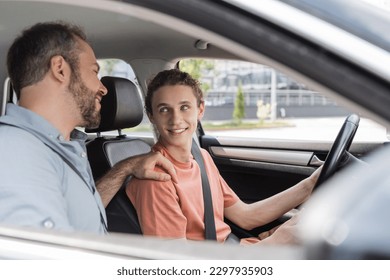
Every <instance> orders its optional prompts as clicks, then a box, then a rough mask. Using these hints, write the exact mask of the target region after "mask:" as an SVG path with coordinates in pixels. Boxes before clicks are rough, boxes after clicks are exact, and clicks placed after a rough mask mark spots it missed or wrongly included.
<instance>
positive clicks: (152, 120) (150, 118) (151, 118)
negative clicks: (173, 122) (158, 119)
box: [146, 113, 154, 124]
mask: <svg viewBox="0 0 390 280" xmlns="http://www.w3.org/2000/svg"><path fill="white" fill-rule="evenodd" d="M146 114H147V115H148V118H149V121H150V122H151V123H152V124H154V119H153V115H152V114H150V113H146Z"/></svg>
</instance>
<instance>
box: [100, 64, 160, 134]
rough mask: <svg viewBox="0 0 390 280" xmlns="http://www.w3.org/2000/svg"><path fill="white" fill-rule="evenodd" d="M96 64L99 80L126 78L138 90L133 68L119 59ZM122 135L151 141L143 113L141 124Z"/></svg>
mask: <svg viewBox="0 0 390 280" xmlns="http://www.w3.org/2000/svg"><path fill="white" fill-rule="evenodd" d="M98 64H99V66H100V71H99V77H100V78H101V77H104V76H114V77H122V78H126V79H129V80H131V81H132V82H134V83H135V84H136V85H137V86H138V88H139V89H140V87H139V82H138V80H137V77H136V75H135V73H134V71H133V68H132V67H131V66H130V64H128V63H127V62H125V61H123V60H121V59H98ZM115 133H116V132H115ZM122 133H124V134H127V135H132V136H137V137H146V138H151V139H152V138H153V130H152V126H151V124H150V122H149V119H148V117H147V115H146V114H145V113H144V117H143V119H142V122H141V123H140V124H139V125H138V126H136V127H133V128H129V129H124V130H122Z"/></svg>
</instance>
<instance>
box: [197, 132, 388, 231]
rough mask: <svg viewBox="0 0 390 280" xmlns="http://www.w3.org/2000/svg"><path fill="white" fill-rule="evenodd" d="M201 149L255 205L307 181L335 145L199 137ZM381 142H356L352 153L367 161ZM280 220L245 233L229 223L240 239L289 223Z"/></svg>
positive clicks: (286, 217)
mask: <svg viewBox="0 0 390 280" xmlns="http://www.w3.org/2000/svg"><path fill="white" fill-rule="evenodd" d="M200 144H201V146H202V147H203V148H204V149H206V150H207V151H208V152H209V153H210V155H211V157H212V158H213V160H214V162H215V164H216V165H217V167H218V169H219V171H220V174H221V175H222V177H223V178H224V179H225V181H226V182H227V183H228V185H229V186H230V187H231V188H232V189H233V190H234V191H235V193H236V194H237V195H238V196H239V197H240V198H241V200H243V201H245V202H247V203H252V202H255V201H258V200H261V199H264V198H267V197H269V196H272V195H274V194H276V193H279V192H281V191H283V190H285V189H287V188H289V187H291V186H293V185H294V184H296V183H298V182H299V181H301V180H303V179H304V178H306V177H308V176H310V174H311V173H312V172H314V171H315V170H316V168H317V167H318V166H319V165H320V164H321V161H323V160H325V158H326V155H327V152H328V151H329V150H330V148H331V145H332V143H329V142H324V143H320V142H315V143H310V142H309V141H287V140H286V141H284V142H283V141H281V140H256V139H245V138H239V137H214V136H210V135H203V136H201V137H200ZM382 145H383V144H382V143H372V142H369V143H361V142H359V143H355V144H352V146H351V148H350V152H351V153H352V154H353V155H354V156H356V157H358V158H360V159H364V156H366V155H367V154H368V153H369V152H371V151H372V150H374V149H376V148H378V147H380V146H382ZM288 218H289V216H288V215H285V216H284V217H281V218H280V219H278V220H276V221H274V222H272V223H270V224H268V225H265V226H262V227H258V228H255V229H253V230H251V231H246V230H243V229H241V228H239V227H238V226H236V225H234V224H233V223H231V222H230V221H228V220H227V221H226V222H227V223H228V224H229V225H230V227H231V228H232V231H233V233H235V234H236V235H237V236H238V237H240V238H244V237H251V236H257V235H258V234H259V233H261V232H263V231H266V230H269V229H271V228H273V227H274V226H277V225H279V224H280V223H282V222H284V221H286V220H287V219H288Z"/></svg>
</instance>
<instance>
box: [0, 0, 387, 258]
mask: <svg viewBox="0 0 390 280" xmlns="http://www.w3.org/2000/svg"><path fill="white" fill-rule="evenodd" d="M70 2H71V3H70V4H69V3H65V2H64V1H18V4H15V3H12V1H1V6H0V55H1V56H0V60H1V61H2V62H3V64H5V56H6V55H5V54H6V51H7V49H8V47H9V45H10V43H11V42H12V41H13V39H14V37H15V36H16V35H17V34H19V33H20V32H21V31H22V30H23V29H24V28H25V27H27V26H30V25H32V24H34V23H36V22H40V21H49V20H59V19H62V20H65V21H69V22H72V23H77V24H79V25H80V26H82V27H83V29H84V30H85V32H86V34H87V36H88V38H89V41H90V43H91V45H92V47H93V49H94V52H95V55H96V57H97V59H98V60H109V59H118V60H121V61H123V62H125V63H126V64H128V65H129V66H130V67H131V69H132V71H133V72H134V76H126V74H124V73H122V72H121V73H119V74H118V73H117V74H118V75H113V74H112V73H113V72H114V71H112V69H111V68H112V65H111V64H109V63H108V64H107V65H108V66H107V68H110V67H111V68H110V69H108V70H107V69H105V68H104V67H102V70H104V71H102V72H106V73H104V74H103V75H104V76H103V77H102V78H101V81H102V83H103V84H104V85H105V87H106V88H107V89H108V94H107V95H106V96H105V97H104V98H103V99H102V102H101V105H102V109H101V123H100V126H99V127H98V128H96V129H92V130H88V129H87V130H85V132H87V133H88V135H89V139H88V143H87V151H88V158H89V161H90V164H91V168H92V172H93V176H94V178H95V180H98V179H99V178H100V177H101V176H102V175H104V174H105V172H107V170H108V169H109V168H111V167H112V166H113V165H115V164H116V163H117V162H119V161H121V160H123V159H125V158H127V157H131V156H136V155H139V154H143V153H147V152H149V151H150V150H151V146H152V145H153V144H154V143H155V141H156V134H155V131H154V130H153V128H152V127H151V126H149V129H148V130H149V131H148V132H149V133H148V134H142V133H141V134H138V133H133V132H134V131H135V130H132V129H136V128H139V127H141V126H142V125H143V124H144V122H145V114H144V108H143V102H144V101H143V100H144V94H145V93H146V88H147V84H148V81H149V80H150V79H151V78H152V77H153V76H154V75H155V74H157V73H158V72H159V71H161V70H165V69H172V68H175V67H180V66H179V65H180V61H183V60H185V59H202V60H206V59H214V60H228V61H234V62H250V63H256V64H259V65H265V66H267V67H269V68H270V69H276V70H277V71H280V73H283V75H286V76H288V77H289V79H290V78H291V80H294V81H297V83H296V84H304V85H305V86H307V87H308V88H310V89H312V90H313V92H315V93H320V94H324V95H325V96H326V97H329V98H331V99H332V102H334V103H335V104H337V105H338V106H340V107H341V108H342V109H343V110H344V109H345V114H343V115H341V116H338V117H340V119H342V120H340V121H338V122H337V125H336V127H337V128H336V130H335V133H333V132H332V135H331V137H330V138H331V139H332V140H329V138H326V139H325V138H324V139H316V140H312V139H303V138H302V139H301V138H299V136H300V135H299V133H298V135H292V134H294V132H289V133H287V134H286V135H285V138H283V137H284V136H283V137H280V138H272V137H270V138H266V137H264V134H262V133H263V132H260V133H259V134H258V135H257V136H255V137H246V136H247V135H244V134H245V133H246V132H240V131H238V133H237V134H236V135H234V136H231V135H228V134H223V133H222V132H220V131H218V129H215V130H212V129H209V128H208V127H206V121H204V122H200V124H199V127H198V131H197V134H196V135H195V136H194V137H195V139H194V140H195V142H196V143H197V144H198V145H199V147H201V148H203V149H205V150H207V151H208V152H209V153H210V155H211V157H212V159H213V161H214V163H215V164H216V166H217V167H218V170H219V172H220V174H221V175H222V177H223V178H224V179H225V181H226V182H227V183H228V185H229V186H230V187H231V188H232V189H233V190H234V192H235V193H236V194H237V195H238V196H239V197H240V198H241V200H243V201H244V202H247V203H253V202H255V201H258V200H261V199H264V198H267V197H269V196H272V195H274V194H277V193H279V192H281V191H283V190H285V189H287V188H289V187H291V186H293V185H294V184H296V183H297V182H299V181H301V180H303V179H304V178H306V177H308V176H310V174H312V173H313V172H314V171H315V170H316V169H317V168H318V167H319V166H320V165H321V164H323V163H324V161H325V160H326V159H328V161H327V165H329V166H327V167H329V168H327V171H329V170H330V172H329V174H325V175H326V176H325V175H324V176H325V177H324V178H323V181H324V182H325V181H326V180H327V179H329V178H330V176H331V175H333V174H334V173H338V172H339V171H340V174H341V173H342V172H344V171H345V170H346V172H348V168H345V169H344V168H335V167H336V166H347V165H348V166H349V163H350V162H358V163H362V162H364V161H365V159H366V158H367V157H369V156H370V155H371V154H372V153H373V152H374V151H377V150H380V149H381V148H384V147H386V146H388V143H389V140H388V138H387V131H386V129H382V130H384V131H385V132H384V133H383V134H384V137H382V138H376V139H374V140H372V139H363V140H359V141H353V139H354V136H356V137H357V136H358V135H359V133H360V128H363V127H366V125H365V124H366V120H365V118H371V119H373V120H375V121H376V122H377V123H378V125H383V127H389V126H390V125H389V124H390V121H389V120H390V111H389V110H388V106H387V104H390V97H389V95H388V92H389V89H390V86H389V81H388V80H389V79H388V76H386V75H387V74H386V72H385V71H387V70H386V69H385V68H386V67H388V66H383V65H382V66H380V67H379V66H378V69H380V70H378V72H375V71H374V70H372V69H376V68H375V65H374V64H370V65H369V66H366V65H365V64H364V63H366V61H368V62H367V63H371V62H370V61H369V60H370V59H368V57H366V58H364V59H362V60H361V61H360V60H359V61H357V62H356V63H355V62H353V58H354V56H355V55H356V53H355V51H356V50H355V48H354V47H351V46H355V45H356V46H358V45H357V43H356V42H358V38H357V36H356V38H353V39H354V40H356V41H353V40H352V39H351V40H352V41H351V42H353V43H354V44H355V45H354V44H351V45H348V44H347V43H348V42H349V41H348V42H347V41H343V42H345V44H336V43H337V42H334V41H335V40H333V41H332V40H331V41H332V43H329V45H328V44H325V43H324V42H323V41H321V40H326V39H327V38H326V36H325V35H324V36H318V34H317V35H316V34H314V35H313V34H310V36H309V35H307V34H306V33H304V32H306V31H302V30H306V29H305V28H301V29H302V30H300V32H301V33H300V32H295V30H294V29H293V28H292V27H290V26H288V25H287V24H286V23H285V22H282V21H283V20H288V17H286V19H283V20H282V19H278V20H279V21H278V20H274V18H277V17H278V14H277V12H276V11H275V12H269V15H268V14H267V13H268V10H264V11H266V12H267V13H266V12H264V13H265V14H266V15H265V16H264V17H263V18H260V17H257V16H258V14H256V13H255V12H253V14H252V13H251V12H248V11H244V9H239V8H235V7H234V5H233V4H232V3H231V2H234V1H221V2H219V1H215V3H213V4H210V3H208V2H213V1H188V3H186V1H176V2H175V3H173V2H174V1H137V0H134V1H110V3H109V4H107V3H105V2H106V1H91V3H90V2H89V1H70ZM79 2H82V3H79ZM122 2H123V3H122ZM217 2H218V3H217ZM277 2H289V1H277ZM290 2H294V1H290ZM303 2H305V1H303ZM331 2H332V1H331ZM318 5H322V4H318ZM323 5H325V4H323ZM17 7H19V8H17ZM264 9H268V8H266V7H265V8H264ZM291 10H293V9H291ZM294 10H295V9H294ZM297 10H298V9H297ZM302 11H304V5H303V8H302ZM335 11H340V12H342V11H343V10H337V9H335ZM292 12H293V11H292ZM300 12H301V11H300ZM324 13H325V12H324ZM226 15H229V17H227V16H226ZM267 15H268V16H267ZM348 15H349V16H351V17H353V16H355V15H356V14H355V13H351V14H348ZM318 16H319V17H321V16H322V17H326V16H327V15H326V14H325V15H322V14H320V13H319V15H318ZM279 17H280V15H279ZM15 18H17V19H18V20H17V21H16V20H14V19H15ZM291 18H294V17H291ZM295 18H296V17H295ZM302 18H303V17H302ZM340 18H341V19H343V17H340ZM341 19H340V21H342V20H341ZM377 20H378V24H379V25H377V26H381V25H380V22H379V19H377ZM352 22H353V21H352ZM309 23H310V21H309ZM313 23H316V24H317V23H318V22H317V21H313ZM294 24H296V25H297V26H298V25H299V24H301V22H300V21H296V22H291V26H295V25H294ZM321 24H323V23H322V22H321ZM340 25H341V23H340ZM346 25H347V24H346ZM306 26H309V25H307V24H306ZM227 27H228V28H227ZM248 27H250V28H248ZM347 27H349V28H350V30H352V31H354V30H355V29H356V30H357V27H356V26H355V25H353V24H349V25H347ZM307 29H308V30H309V28H307ZM248 30H249V31H248ZM380 30H381V28H378V32H379V31H380ZM307 32H309V31H307ZM372 32H374V31H372ZM343 34H344V33H343ZM337 35H339V34H338V33H337ZM358 35H359V34H358ZM305 36H306V37H305ZM340 36H341V35H340ZM320 37H321V38H320ZM340 38H342V37H340ZM348 38H349V37H348ZM374 39H375V40H377V41H375V42H374V41H373V42H374V43H378V42H379V44H382V42H381V40H385V38H382V39H381V38H380V36H376V37H375V38H374ZM374 39H372V40H374ZM368 40H370V38H368ZM331 44H334V45H331ZM335 45H337V46H335ZM366 45H367V48H369V50H371V47H372V46H371V45H370V44H364V46H366ZM382 45H384V46H386V44H382ZM359 47H360V45H359ZM356 49H358V47H356ZM365 50H366V49H364V48H363V47H362V49H361V51H360V53H364V51H365ZM378 57H379V56H378ZM379 60H380V59H379ZM372 61H377V60H376V59H375V60H374V59H372ZM372 63H374V62H372ZM381 69H382V70H381ZM383 69H384V70H383ZM106 70H107V71H106ZM109 70H110V71H109ZM371 70H372V72H370V71H371ZM118 72H120V71H118ZM386 79H387V80H386ZM0 80H2V81H4V86H3V91H0V97H1V107H0V115H3V114H5V113H6V112H5V106H6V103H7V102H13V103H17V100H15V98H16V97H15V96H14V94H13V91H12V87H11V85H10V82H9V79H8V78H7V73H6V67H0ZM296 87H297V86H296ZM267 90H269V89H268V88H267ZM282 90H283V89H282ZM285 90H288V89H285ZM294 90H296V89H294ZM312 96H314V95H312ZM229 98H230V97H229ZM229 98H226V99H225V100H228V101H229V102H226V104H222V105H221V104H211V105H207V106H206V107H207V109H206V112H207V110H209V111H210V112H211V111H213V110H217V109H221V108H229V110H233V109H232V108H233V104H230V103H233V99H232V98H231V99H229ZM248 100H249V99H248ZM313 100H314V97H313ZM227 103H229V104H227ZM378 104H379V105H378ZM229 106H230V107H229ZM252 107H254V106H252ZM318 108H319V107H314V106H313V107H310V109H311V110H312V111H311V112H315V111H316V110H317V109H318ZM297 110H299V108H298V109H297ZM280 112H281V111H280V110H279V114H280ZM293 117H294V116H293ZM325 117H326V116H325ZM325 117H324V118H323V119H319V120H318V121H317V122H315V123H314V124H313V125H312V126H311V127H310V129H311V131H312V132H311V131H310V133H309V134H310V136H315V135H316V134H318V135H322V134H321V133H320V132H321V130H322V126H323V124H324V122H323V121H325V120H328V119H326V118H325ZM363 118H364V120H363ZM284 121H288V120H287V118H285V119H284ZM359 121H360V125H359ZM377 123H376V124H377ZM369 125H371V123H369ZM369 125H367V127H369ZM358 127H360V128H358ZM381 128H382V127H381ZM278 129H279V128H275V129H274V131H278ZM368 129H371V128H370V127H369V128H368ZM324 130H325V129H324ZM339 131H340V133H339V134H338V132H339ZM368 134H370V133H368ZM291 136H294V137H295V138H292V137H291ZM356 137H355V138H356ZM340 153H341V154H342V155H344V156H341V155H340ZM328 154H332V155H333V156H332V157H331V158H328ZM345 155H347V156H345ZM341 169H342V170H341ZM130 179H131V177H129V178H128V180H130ZM126 182H127V181H126ZM126 182H124V185H123V186H125V185H126ZM321 183H322V182H321ZM324 185H326V184H321V185H319V186H318V188H317V190H315V192H317V191H319V192H320V191H321V190H322V189H321V188H322V186H324ZM345 197H347V195H345ZM296 210H298V209H296ZM106 212H107V220H108V230H109V231H110V232H112V233H130V234H137V235H141V234H142V230H141V228H140V226H139V223H138V218H137V214H136V211H135V209H134V207H133V206H132V205H131V203H130V200H129V199H128V197H127V195H126V193H125V189H124V187H122V188H121V190H120V191H119V192H118V193H117V195H116V196H115V197H114V198H113V199H112V201H111V203H110V204H109V205H108V206H107V208H106ZM290 216H291V215H290V213H286V215H285V216H283V217H280V219H277V220H276V221H274V222H272V223H270V224H268V225H265V226H263V227H259V228H255V229H253V230H250V231H247V230H244V229H241V228H239V227H238V226H236V225H234V224H233V223H232V222H230V221H228V220H227V221H226V222H227V223H228V224H229V226H230V227H231V228H232V231H233V233H234V234H235V235H236V236H237V237H239V238H244V237H252V236H257V235H258V234H259V233H261V232H263V231H265V230H268V229H271V228H272V227H274V226H276V225H279V224H280V223H282V222H284V221H286V219H288V218H289V217H290ZM313 219H316V218H315V217H314V218H313ZM317 219H321V216H318V218H317ZM317 222H318V221H317ZM294 257H296V256H294ZM298 257H301V256H298Z"/></svg>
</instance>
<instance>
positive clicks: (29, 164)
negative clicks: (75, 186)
mask: <svg viewBox="0 0 390 280" xmlns="http://www.w3.org/2000/svg"><path fill="white" fill-rule="evenodd" d="M2 129H4V130H5V132H11V134H12V137H7V136H6V135H7V134H5V135H4V134H3V136H2V137H1V139H0V154H1V161H0V178H1V180H0V222H1V223H2V224H12V225H21V226H32V227H44V228H56V229H61V230H69V231H72V230H73V228H72V226H71V225H70V224H69V219H68V217H67V211H66V209H67V206H66V203H65V202H64V197H63V186H62V184H61V180H62V178H60V175H59V174H61V172H60V171H61V170H60V169H61V168H64V167H63V166H62V165H61V161H60V159H58V158H56V157H55V156H53V153H52V152H51V151H49V150H48V149H47V148H46V147H45V146H44V145H43V144H42V143H41V142H40V141H39V140H37V139H36V138H35V137H33V136H31V135H29V134H28V133H25V132H23V131H22V130H19V131H16V132H15V130H16V129H14V131H10V130H11V129H13V128H10V129H8V128H7V129H6V128H2Z"/></svg>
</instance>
